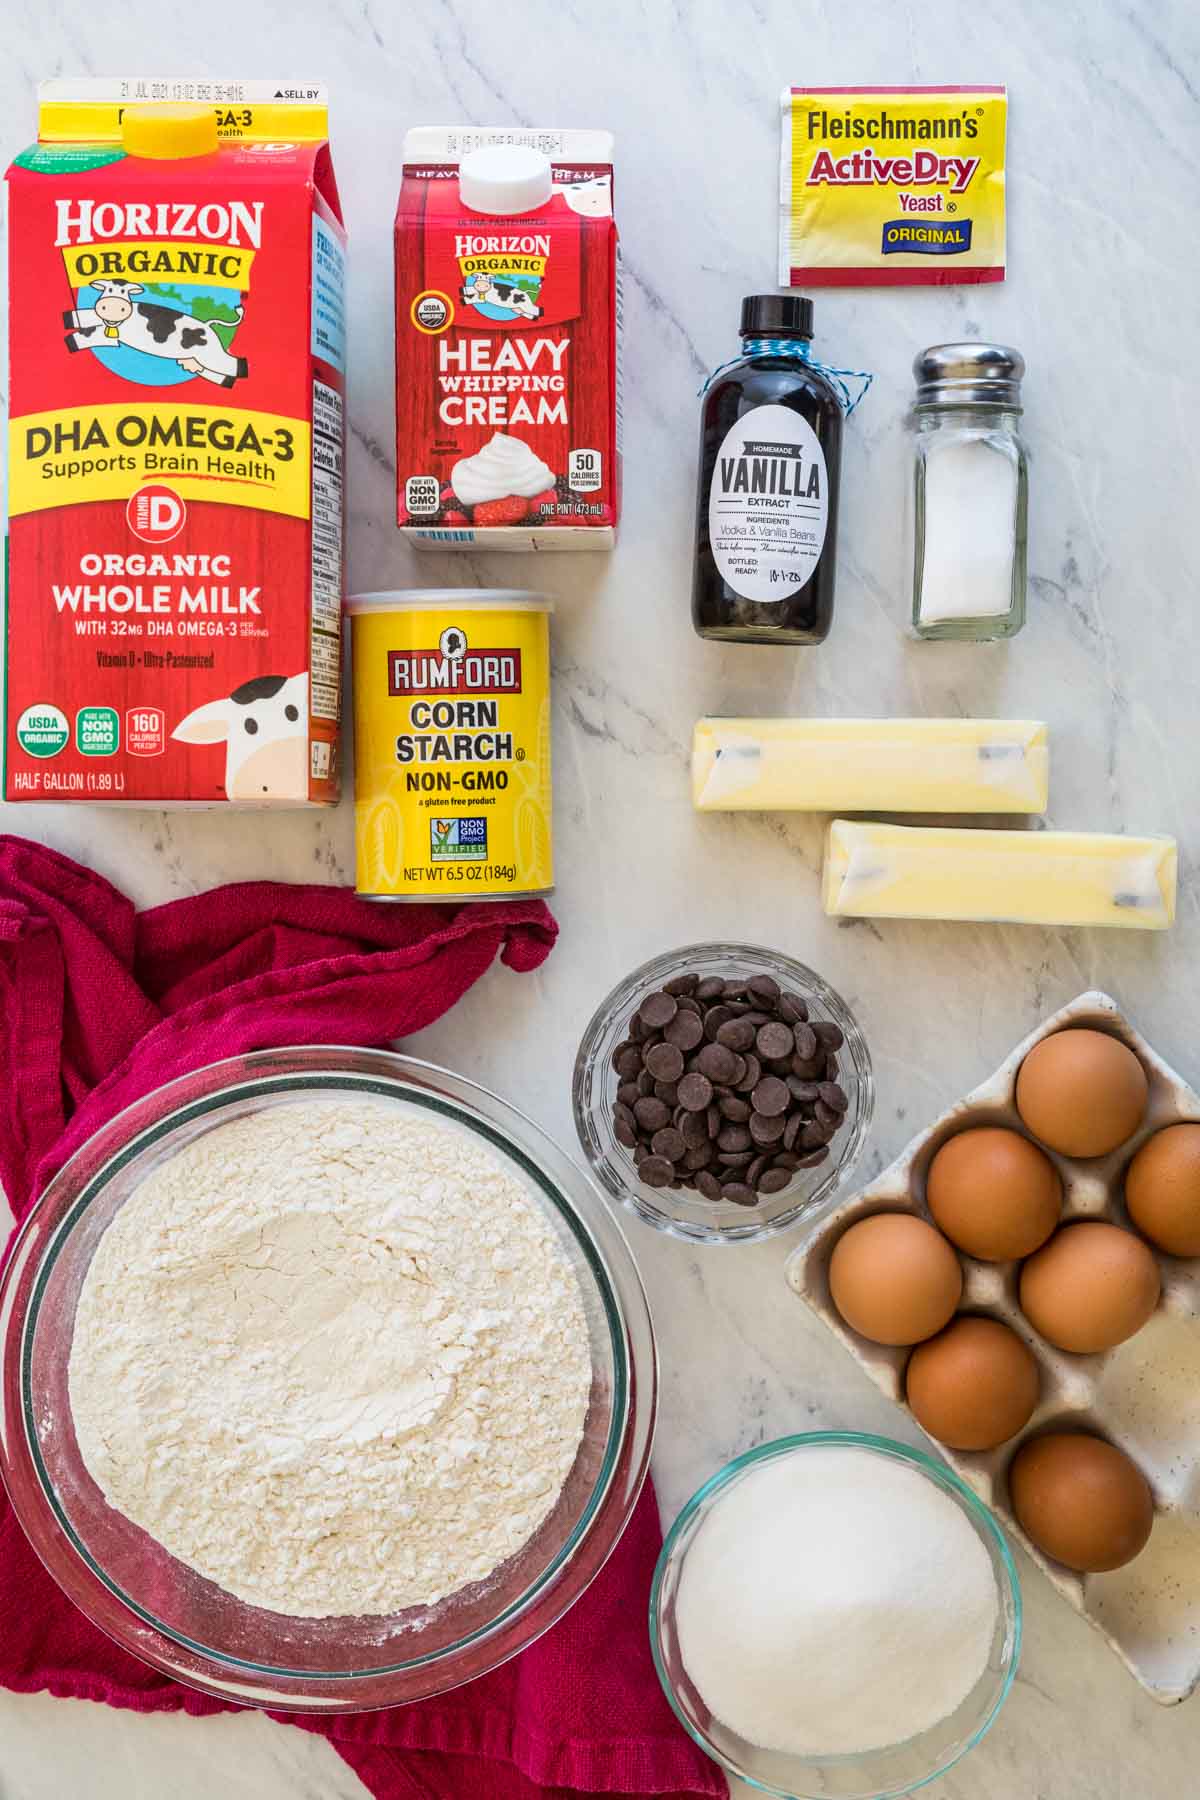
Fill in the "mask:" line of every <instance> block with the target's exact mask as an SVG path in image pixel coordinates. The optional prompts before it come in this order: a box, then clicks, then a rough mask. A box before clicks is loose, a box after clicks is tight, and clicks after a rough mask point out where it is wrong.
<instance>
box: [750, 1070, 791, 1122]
mask: <svg viewBox="0 0 1200 1800" xmlns="http://www.w3.org/2000/svg"><path fill="white" fill-rule="evenodd" d="M791 1098H792V1096H791V1094H790V1093H789V1092H788V1085H787V1082H786V1081H781V1080H780V1079H779V1077H778V1075H764V1076H763V1078H762V1080H761V1081H760V1082H759V1083H758V1085H757V1086H756V1088H755V1089H754V1092H753V1093H752V1094H751V1096H750V1103H751V1105H752V1106H753V1108H754V1110H755V1112H759V1113H766V1114H767V1116H768V1117H769V1118H773V1117H774V1116H775V1114H776V1113H785V1112H786V1111H787V1109H788V1106H789V1104H790V1103H791Z"/></svg>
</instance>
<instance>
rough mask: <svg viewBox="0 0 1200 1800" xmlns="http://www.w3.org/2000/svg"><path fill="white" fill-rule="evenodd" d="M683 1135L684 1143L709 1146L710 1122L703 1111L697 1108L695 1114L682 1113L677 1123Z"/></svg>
mask: <svg viewBox="0 0 1200 1800" xmlns="http://www.w3.org/2000/svg"><path fill="white" fill-rule="evenodd" d="M676 1123H677V1124H678V1126H679V1129H680V1131H681V1132H682V1133H683V1138H684V1142H685V1143H687V1144H691V1145H693V1147H695V1146H698V1145H700V1144H707V1142H708V1120H707V1119H706V1118H705V1116H704V1113H703V1111H702V1110H701V1109H700V1108H699V1107H697V1109H696V1111H695V1112H682V1111H681V1112H680V1114H679V1117H678V1119H677V1121H676Z"/></svg>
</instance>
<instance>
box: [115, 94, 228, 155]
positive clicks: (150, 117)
mask: <svg viewBox="0 0 1200 1800" xmlns="http://www.w3.org/2000/svg"><path fill="white" fill-rule="evenodd" d="M121 142H122V144H123V145H124V147H125V152H126V155H128V156H150V157H154V158H155V159H156V160H159V161H163V162H166V161H175V160H179V161H182V160H183V158H184V157H188V156H211V155H212V153H213V151H214V150H215V149H216V147H217V115H216V113H215V112H214V111H213V109H212V107H211V106H188V105H186V104H184V102H182V101H178V102H176V101H164V102H163V104H162V105H161V106H127V107H126V108H125V111H124V113H123V114H122V115H121Z"/></svg>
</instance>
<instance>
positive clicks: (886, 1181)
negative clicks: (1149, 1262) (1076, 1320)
mask: <svg viewBox="0 0 1200 1800" xmlns="http://www.w3.org/2000/svg"><path fill="white" fill-rule="evenodd" d="M1067 1025H1076V1026H1087V1027H1092V1028H1095V1029H1097V1030H1100V1031H1106V1032H1108V1033H1110V1034H1111V1035H1112V1036H1113V1037H1117V1038H1120V1039H1121V1041H1122V1042H1123V1043H1126V1044H1128V1045H1129V1047H1130V1048H1131V1049H1132V1050H1134V1051H1136V1052H1137V1055H1138V1056H1139V1057H1140V1059H1141V1062H1142V1066H1143V1068H1144V1069H1145V1070H1146V1073H1147V1076H1148V1077H1149V1082H1150V1099H1149V1104H1148V1106H1147V1109H1146V1115H1145V1118H1144V1120H1143V1122H1142V1124H1141V1126H1140V1128H1139V1129H1138V1131H1137V1133H1136V1134H1135V1135H1134V1136H1133V1137H1132V1138H1130V1139H1129V1141H1128V1142H1127V1143H1126V1144H1123V1145H1122V1146H1121V1148H1120V1149H1119V1150H1116V1151H1114V1152H1113V1153H1112V1154H1111V1155H1109V1156H1105V1157H1097V1158H1094V1159H1092V1160H1090V1161H1087V1162H1076V1161H1073V1160H1072V1159H1071V1158H1070V1157H1065V1156H1060V1155H1058V1154H1057V1153H1056V1152H1054V1151H1051V1150H1048V1151H1047V1155H1049V1156H1050V1157H1051V1159H1052V1161H1053V1162H1054V1163H1055V1164H1056V1166H1057V1167H1058V1170H1059V1172H1060V1174H1061V1175H1062V1180H1063V1221H1064V1223H1065V1222H1066V1221H1068V1220H1073V1219H1108V1220H1110V1221H1112V1222H1113V1223H1114V1224H1117V1225H1123V1226H1125V1227H1127V1228H1130V1229H1131V1227H1130V1226H1129V1219H1128V1215H1127V1214H1126V1212H1125V1207H1124V1202H1123V1199H1122V1185H1123V1184H1122V1177H1123V1174H1124V1170H1125V1168H1126V1166H1127V1164H1128V1163H1129V1161H1130V1159H1131V1157H1132V1156H1133V1155H1134V1153H1135V1152H1136V1151H1137V1150H1138V1149H1139V1148H1140V1146H1141V1145H1142V1144H1143V1143H1144V1142H1145V1140H1146V1139H1147V1138H1148V1137H1150V1136H1151V1135H1152V1133H1153V1132H1155V1131H1157V1130H1160V1129H1161V1128H1162V1127H1163V1126H1164V1125H1172V1124H1177V1123H1178V1122H1179V1121H1180V1120H1183V1119H1187V1120H1196V1121H1200V1098H1198V1097H1197V1095H1196V1093H1195V1092H1194V1091H1193V1090H1192V1088H1190V1087H1189V1086H1188V1085H1187V1083H1186V1082H1184V1081H1183V1080H1182V1079H1181V1078H1180V1076H1178V1075H1177V1074H1176V1073H1175V1071H1174V1070H1173V1069H1171V1068H1169V1067H1168V1065H1167V1064H1166V1063H1165V1062H1164V1061H1163V1060H1162V1058H1161V1057H1160V1056H1158V1055H1156V1054H1155V1052H1154V1050H1153V1049H1152V1048H1151V1047H1150V1045H1149V1044H1148V1043H1147V1042H1146V1040H1145V1038H1143V1037H1142V1036H1141V1034H1140V1032H1138V1031H1137V1030H1136V1029H1135V1028H1134V1026H1133V1025H1132V1024H1131V1023H1130V1021H1129V1020H1128V1019H1127V1018H1126V1017H1125V1015H1124V1014H1123V1013H1122V1011H1121V1009H1120V1007H1119V1006H1118V1005H1117V1003H1116V1001H1115V1000H1112V999H1110V997H1109V996H1108V995H1107V994H1101V993H1086V994H1081V995H1079V997H1078V998H1077V999H1075V1000H1072V1001H1071V1002H1070V1003H1069V1005H1067V1006H1064V1007H1063V1008H1062V1009H1061V1011H1059V1012H1056V1013H1055V1014H1054V1015H1053V1017H1052V1018H1050V1019H1048V1020H1047V1021H1046V1022H1045V1024H1043V1025H1041V1026H1040V1027H1039V1028H1038V1030H1036V1031H1035V1032H1033V1033H1032V1035H1031V1036H1029V1037H1027V1038H1026V1039H1025V1040H1024V1042H1023V1043H1021V1044H1018V1046H1017V1048H1016V1049H1015V1050H1014V1051H1013V1052H1012V1054H1011V1056H1009V1057H1008V1058H1006V1060H1005V1061H1004V1062H1003V1063H1002V1064H1001V1065H1000V1067H999V1069H997V1071H996V1073H995V1074H994V1075H993V1076H992V1077H991V1079H990V1080H988V1081H985V1082H984V1083H983V1084H982V1086H980V1087H977V1088H976V1089H975V1090H974V1092H973V1093H970V1094H968V1095H967V1097H966V1098H965V1099H964V1100H960V1101H959V1102H958V1103H957V1104H956V1105H954V1106H952V1107H951V1108H950V1110H949V1111H948V1112H946V1113H944V1114H943V1115H942V1116H941V1118H939V1119H938V1120H937V1121H936V1122H935V1123H934V1124H933V1125H931V1126H930V1127H929V1128H928V1130H926V1131H923V1132H921V1133H920V1134H919V1135H918V1136H917V1137H915V1138H914V1139H913V1140H912V1142H911V1143H910V1144H909V1145H908V1147H907V1149H905V1150H904V1151H903V1152H902V1153H901V1155H900V1156H898V1157H897V1159H896V1161H895V1162H894V1163H892V1165H891V1167H890V1168H888V1169H886V1170H885V1171H884V1172H883V1174H882V1175H880V1176H878V1177H877V1178H876V1179H875V1180H874V1181H872V1182H871V1183H870V1184H869V1185H868V1186H867V1187H865V1188H863V1189H861V1190H860V1191H859V1192H858V1193H856V1194H854V1195H853V1196H852V1197H851V1198H849V1199H847V1200H845V1201H843V1202H842V1203H841V1204H840V1205H839V1206H837V1207H835V1208H834V1210H833V1211H832V1212H830V1213H827V1214H826V1215H825V1216H824V1217H823V1218H822V1219H821V1220H820V1221H819V1223H818V1224H817V1225H815V1226H814V1227H813V1228H812V1229H811V1230H810V1232H809V1233H808V1234H807V1235H806V1237H805V1239H804V1240H803V1242H802V1243H801V1244H800V1246H799V1247H798V1248H797V1249H796V1250H795V1251H794V1252H793V1253H792V1255H791V1256H790V1257H789V1259H788V1263H787V1279H788V1283H789V1285H790V1286H791V1288H792V1289H793V1290H794V1291H795V1292H796V1293H797V1294H798V1295H799V1296H800V1297H801V1299H803V1300H805V1301H807V1303H808V1305H809V1306H810V1307H811V1308H812V1309H813V1311H814V1312H816V1313H817V1314H819V1316H820V1317H821V1318H822V1319H823V1320H824V1321H825V1323H826V1324H827V1325H828V1326H829V1328H830V1330H831V1331H832V1332H834V1333H835V1335H836V1336H837V1337H839V1338H840V1339H841V1341H842V1343H843V1344H844V1345H845V1346H846V1348H847V1349H848V1350H849V1351H850V1353H851V1355H853V1356H854V1357H855V1358H856V1360H857V1361H858V1362H859V1363H860V1364H861V1366H862V1367H863V1368H864V1369H865V1370H866V1372H867V1374H868V1375H869V1376H870V1377H871V1379H872V1381H874V1383H875V1385H876V1387H878V1388H879V1389H881V1391H882V1392H883V1393H885V1394H886V1395H888V1396H889V1398H891V1399H892V1400H895V1401H896V1403H897V1404H898V1405H900V1406H904V1404H905V1402H904V1368H905V1363H906V1362H907V1359H908V1355H909V1352H908V1350H906V1349H889V1348H887V1347H885V1346H883V1345H880V1344H873V1343H871V1342H869V1340H868V1339H866V1338H864V1337H860V1336H859V1334H858V1333H857V1332H855V1331H852V1330H851V1329H850V1327H849V1326H848V1325H846V1324H845V1323H844V1322H843V1321H842V1319H841V1318H840V1316H839V1314H838V1312H837V1310H836V1308H835V1307H834V1305H833V1302H832V1299H831V1298H830V1293H829V1259H830V1256H831V1254H832V1252H833V1247H834V1245H835V1244H836V1243H837V1240H838V1238H839V1237H840V1236H841V1234H842V1233H843V1231H845V1230H846V1229H847V1228H848V1227H849V1226H850V1225H852V1224H854V1223H855V1221H856V1220H858V1219H861V1218H865V1217H866V1216H867V1215H868V1214H870V1213H878V1212H901V1211H907V1212H912V1213H916V1214H918V1215H919V1216H920V1217H922V1218H925V1219H929V1212H928V1209H927V1207H926V1204H925V1177H926V1172H927V1170H928V1168H929V1164H930V1162H931V1161H932V1159H933V1157H934V1155H935V1154H936V1152H937V1151H938V1149H939V1148H940V1147H941V1145H942V1144H944V1143H945V1141H946V1139H947V1138H949V1137H952V1136H953V1135H954V1134H955V1133H956V1132H958V1131H962V1130H963V1129H965V1128H966V1127H967V1126H973V1125H1005V1126H1010V1127H1013V1128H1015V1129H1016V1130H1018V1131H1021V1132H1022V1134H1023V1135H1024V1136H1030V1135H1031V1134H1030V1133H1028V1132H1026V1131H1025V1130H1024V1127H1023V1126H1022V1124H1021V1120H1020V1118H1019V1116H1018V1113H1017V1109H1016V1105H1015V1103H1014V1097H1013V1096H1014V1089H1015V1086H1016V1077H1017V1071H1018V1069H1019V1068H1020V1066H1021V1063H1022V1061H1023V1060H1024V1058H1025V1056H1026V1055H1027V1054H1028V1052H1029V1051H1030V1050H1031V1049H1032V1048H1033V1046H1034V1044H1036V1043H1039V1042H1040V1041H1041V1040H1042V1039H1043V1038H1045V1037H1049V1036H1050V1034H1051V1033H1052V1032H1055V1031H1061V1030H1062V1029H1063V1027H1064V1026H1067ZM1042 1147H1043V1148H1045V1146H1042ZM1150 1248H1151V1249H1152V1250H1153V1245H1151V1246H1150ZM1155 1254H1156V1259H1157V1261H1158V1265H1159V1271H1160V1274H1161V1276H1162V1299H1161V1301H1160V1303H1159V1306H1158V1308H1157V1310H1156V1312H1155V1313H1154V1315H1153V1316H1152V1317H1151V1319H1150V1320H1149V1321H1148V1322H1147V1324H1146V1325H1144V1326H1143V1327H1142V1330H1141V1331H1140V1332H1138V1333H1137V1334H1136V1336H1134V1337H1132V1338H1130V1339H1129V1340H1128V1341H1127V1342H1125V1343H1124V1344H1119V1345H1118V1346H1117V1347H1116V1349H1114V1350H1110V1351H1106V1352H1104V1353H1102V1354H1099V1355H1092V1356H1072V1355H1069V1354H1067V1353H1066V1352H1065V1351H1061V1350H1056V1349H1055V1348H1054V1347H1053V1346H1052V1345H1050V1344H1048V1343H1046V1341H1045V1340H1044V1339H1043V1338H1041V1337H1040V1336H1039V1334H1038V1333H1037V1332H1036V1331H1034V1329H1033V1327H1032V1326H1031V1325H1030V1324H1029V1322H1028V1321H1027V1320H1026V1318H1025V1315H1024V1314H1023V1313H1022V1311H1021V1308H1020V1306H1019V1304H1018V1300H1017V1275H1018V1270H1019V1264H1017V1263H1015V1262H1009V1263H983V1262H978V1261H976V1260H974V1259H973V1258H972V1257H969V1256H966V1255H964V1254H963V1253H962V1252H961V1251H960V1252H959V1260H960V1262H961V1263H962V1267H963V1275H964V1287H963V1298H962V1301H961V1308H962V1310H964V1311H966V1312H973V1313H979V1314H984V1315H986V1316H988V1317H991V1318H995V1319H1000V1320H1002V1321H1003V1322H1004V1323H1005V1324H1007V1325H1010V1326H1011V1327H1012V1328H1013V1330H1014V1331H1015V1332H1016V1333H1017V1335H1018V1336H1019V1337H1020V1338H1021V1339H1022V1340H1023V1341H1024V1342H1025V1343H1027V1344H1028V1345H1029V1347H1030V1349H1031V1350H1032V1351H1033V1352H1034V1354H1035V1355H1036V1357H1037V1359H1038V1364H1039V1367H1040V1369H1041V1376H1042V1392H1041V1399H1040V1401H1039V1403H1038V1408H1037V1411H1036V1412H1035V1413H1034V1415H1033V1417H1032V1419H1031V1420H1030V1422H1029V1424H1028V1425H1027V1426H1026V1428H1025V1431H1024V1432H1022V1433H1020V1434H1019V1435H1018V1436H1017V1437H1015V1438H1012V1439H1010V1440H1009V1441H1008V1442H1007V1443H1005V1444H1002V1445H1001V1446H1000V1447H999V1448H998V1449H996V1450H990V1451H986V1452H982V1453H976V1452H969V1451H957V1450H948V1449H946V1448H945V1446H944V1445H942V1444H940V1443H938V1442H937V1440H936V1439H930V1441H931V1443H933V1445H934V1448H935V1449H936V1450H937V1451H938V1452H939V1453H940V1454H941V1455H942V1456H943V1457H944V1458H945V1460H946V1461H947V1462H948V1463H950V1465H951V1466H952V1467H953V1468H954V1469H956V1470H957V1472H958V1473H959V1475H961V1476H962V1478H963V1480H964V1481H966V1482H967V1483H968V1485H969V1486H970V1487H971V1488H972V1489H973V1490H974V1492H975V1493H976V1494H978V1496H979V1498H980V1499H981V1500H983V1501H984V1502H985V1503H986V1504H987V1505H988V1506H990V1507H992V1508H993V1509H994V1510H995V1511H996V1512H997V1513H999V1514H1000V1515H1001V1517H1002V1518H1003V1519H1004V1520H1005V1522H1006V1523H1007V1525H1008V1527H1009V1530H1010V1531H1011V1532H1012V1535H1013V1536H1014V1538H1016V1539H1017V1540H1018V1541H1019V1542H1020V1543H1021V1544H1023V1545H1024V1547H1025V1549H1026V1550H1027V1551H1028V1552H1029V1554H1030V1556H1032V1558H1033V1559H1034V1561H1035V1562H1036V1563H1038V1564H1039V1565H1040V1566H1041V1568H1042V1569H1043V1570H1044V1571H1045V1573H1046V1574H1047V1576H1048V1577H1049V1579H1050V1580H1051V1581H1052V1582H1053V1584H1054V1586H1055V1587H1056V1588H1057V1589H1058V1591H1059V1593H1060V1594H1062V1595H1063V1596H1064V1598H1065V1599H1067V1600H1069V1601H1070V1603H1071V1605H1072V1606H1074V1607H1075V1608H1076V1610H1077V1611H1079V1612H1081V1613H1082V1614H1083V1615H1084V1617H1085V1618H1086V1619H1088V1620H1089V1621H1090V1623H1091V1624H1092V1625H1094V1626H1095V1628H1096V1629H1097V1631H1099V1632H1100V1633H1101V1634H1102V1636H1103V1637H1104V1638H1105V1639H1106V1640H1107V1642H1108V1644H1109V1645H1110V1646H1111V1648H1112V1649H1113V1650H1114V1651H1115V1652H1116V1654H1117V1655H1118V1656H1119V1657H1120V1658H1121V1660H1122V1662H1124V1663H1125V1665H1126V1667H1127V1668H1128V1669H1129V1670H1130V1672H1131V1673H1132V1674H1133V1675H1134V1676H1135V1678H1136V1679H1137V1680H1138V1681H1139V1682H1140V1683H1141V1685H1142V1686H1143V1687H1144V1688H1145V1689H1146V1691H1147V1692H1148V1693H1149V1694H1151V1695H1152V1696H1153V1697H1154V1699H1155V1700H1158V1701H1160V1702H1161V1703H1162V1704H1163V1705H1168V1706H1169V1705H1173V1704H1175V1703H1177V1702H1178V1701H1180V1700H1185V1699H1186V1698H1187V1697H1188V1695H1189V1694H1190V1693H1191V1692H1192V1690H1193V1688H1194V1687H1195V1686H1196V1684H1197V1681H1198V1680H1200V1259H1197V1260H1193V1261H1180V1260H1178V1259H1176V1258H1173V1257H1169V1256H1164V1255H1161V1254H1159V1253H1157V1252H1156V1253H1155ZM905 1410H906V1411H907V1408H905ZM908 1416H909V1417H910V1418H911V1416H912V1415H911V1414H909V1415H908ZM1051 1426H1057V1427H1066V1428H1078V1429H1083V1430H1093V1431H1095V1432H1097V1433H1098V1434H1099V1435H1101V1436H1103V1437H1106V1438H1108V1439H1110V1440H1111V1442H1113V1443H1115V1444H1118V1445H1120V1447H1121V1448H1122V1449H1123V1450H1125V1451H1126V1452H1127V1454H1128V1455H1129V1456H1131V1457H1132V1458H1133V1460H1134V1461H1135V1462H1136V1463H1137V1465H1138V1467H1139V1468H1140V1469H1141V1470H1142V1471H1143V1473H1144V1474H1145V1476H1146V1478H1147V1480H1148V1481H1149V1482H1150V1485H1151V1487H1152V1489H1153V1491H1154V1499H1155V1507H1156V1512H1155V1521H1154V1529H1153V1531H1152V1533H1151V1535H1150V1541H1149V1543H1148V1544H1147V1545H1146V1548H1145V1549H1144V1550H1143V1551H1142V1553H1141V1555H1140V1556H1137V1557H1135V1558H1134V1560H1133V1561H1132V1562H1131V1563H1128V1564H1126V1566H1125V1567H1124V1568H1123V1569H1116V1570H1113V1571H1112V1572H1110V1573H1108V1574H1102V1575H1083V1576H1080V1575H1078V1574H1076V1573H1075V1572H1074V1571H1072V1570H1070V1569H1067V1568H1065V1567H1064V1566H1063V1565H1062V1564H1061V1563H1058V1562H1055V1561H1053V1560H1052V1559H1051V1558H1049V1557H1047V1556H1045V1555H1044V1554H1043V1553H1042V1552H1041V1551H1040V1550H1038V1549H1037V1548H1036V1546H1035V1545H1033V1544H1032V1543H1031V1542H1030V1541H1029V1539H1028V1538H1027V1537H1026V1535H1025V1533H1024V1532H1023V1531H1022V1530H1021V1528H1020V1526H1019V1525H1018V1524H1017V1523H1016V1520H1015V1519H1014V1517H1013V1512H1012V1508H1011V1505H1010V1502H1009V1496H1008V1483H1007V1478H1006V1471H1007V1469H1008V1465H1009V1463H1010V1461H1011V1459H1012V1457H1013V1455H1014V1453H1015V1451H1016V1449H1017V1446H1018V1444H1019V1443H1020V1442H1021V1441H1022V1440H1023V1439H1024V1438H1025V1437H1026V1436H1028V1435H1030V1434H1032V1433H1038V1432H1041V1431H1044V1430H1046V1429H1047V1428H1048V1427H1051ZM926 1435H928V1434H926Z"/></svg>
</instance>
